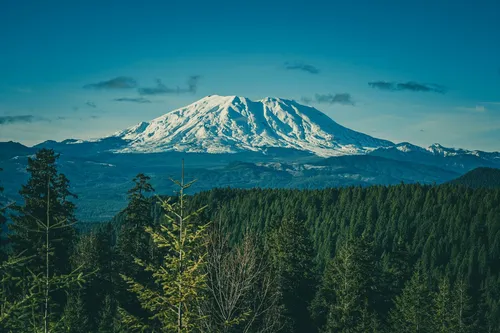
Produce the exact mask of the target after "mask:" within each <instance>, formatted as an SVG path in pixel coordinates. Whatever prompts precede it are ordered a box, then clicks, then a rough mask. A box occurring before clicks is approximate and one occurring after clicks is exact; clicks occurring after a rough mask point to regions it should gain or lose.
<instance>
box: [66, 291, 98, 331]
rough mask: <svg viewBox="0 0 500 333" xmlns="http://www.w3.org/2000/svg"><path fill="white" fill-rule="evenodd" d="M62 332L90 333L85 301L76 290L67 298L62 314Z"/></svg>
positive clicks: (90, 327) (89, 320)
mask: <svg viewBox="0 0 500 333" xmlns="http://www.w3.org/2000/svg"><path fill="white" fill-rule="evenodd" d="M63 321H64V331H65V332H68V333H89V332H92V331H93V330H92V324H91V319H90V316H89V313H88V309H87V307H86V304H85V299H84V298H83V295H82V294H81V291H80V290H78V291H76V292H73V293H71V294H70V296H69V297H68V302H67V304H66V307H65V309H64V314H63Z"/></svg>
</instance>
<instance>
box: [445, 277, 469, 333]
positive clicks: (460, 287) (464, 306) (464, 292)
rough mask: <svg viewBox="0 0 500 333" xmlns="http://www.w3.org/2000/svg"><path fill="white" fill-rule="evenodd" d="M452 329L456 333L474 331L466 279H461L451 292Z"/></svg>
mask: <svg viewBox="0 0 500 333" xmlns="http://www.w3.org/2000/svg"><path fill="white" fill-rule="evenodd" d="M450 297H451V311H452V313H451V318H450V322H451V327H452V329H453V332H456V333H470V332H473V330H472V323H473V320H472V319H473V318H472V311H471V310H472V304H471V301H472V299H471V297H470V296H469V292H468V287H467V284H466V282H465V280H464V279H462V278H459V279H457V281H455V284H454V285H453V290H452V292H451V295H450Z"/></svg>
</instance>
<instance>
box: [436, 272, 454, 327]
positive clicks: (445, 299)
mask: <svg viewBox="0 0 500 333" xmlns="http://www.w3.org/2000/svg"><path fill="white" fill-rule="evenodd" d="M433 310H434V311H433V327H434V329H433V332H436V333H453V332H457V331H456V328H455V327H454V325H453V323H452V315H453V309H452V296H451V290H450V285H449V282H448V279H447V278H442V279H441V281H440V283H439V287H438V292H437V293H435V295H434V308H433Z"/></svg>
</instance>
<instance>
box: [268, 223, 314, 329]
mask: <svg viewBox="0 0 500 333" xmlns="http://www.w3.org/2000/svg"><path fill="white" fill-rule="evenodd" d="M270 248H271V256H272V260H273V265H274V267H275V268H274V269H275V271H276V273H277V283H278V288H279V289H280V292H281V295H282V300H281V301H282V304H283V305H284V313H283V316H285V317H286V318H288V321H289V322H288V323H286V324H285V325H286V326H285V327H284V328H283V331H286V332H311V331H312V330H313V325H312V323H311V319H310V316H309V311H308V308H309V306H310V303H311V301H312V297H313V296H314V287H315V275H314V261H315V258H314V257H315V256H314V250H313V243H312V241H311V239H310V236H309V232H308V230H307V228H306V226H305V225H304V223H303V222H301V221H299V220H297V219H296V218H287V219H285V220H283V222H282V223H281V225H280V226H279V227H278V229H277V230H276V231H275V232H274V233H273V235H272V236H271V241H270Z"/></svg>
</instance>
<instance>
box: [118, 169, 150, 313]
mask: <svg viewBox="0 0 500 333" xmlns="http://www.w3.org/2000/svg"><path fill="white" fill-rule="evenodd" d="M149 180H150V178H149V177H148V176H146V175H144V174H142V173H140V174H138V175H137V176H135V177H134V179H133V182H134V186H133V187H132V188H131V189H130V190H129V191H128V200H129V202H128V205H127V207H126V208H125V211H124V214H125V219H124V221H123V222H122V224H121V225H120V227H119V231H118V236H117V238H118V239H117V265H118V270H119V271H120V273H121V274H125V275H126V276H129V277H131V278H133V279H134V280H135V281H138V282H139V283H143V284H147V283H148V280H150V279H149V275H148V274H147V273H146V272H145V271H144V269H143V268H142V267H140V266H139V265H136V264H135V263H134V258H138V259H140V260H142V261H145V262H151V260H152V251H154V246H153V243H152V239H151V236H150V235H149V234H148V233H146V232H144V229H145V228H146V227H152V226H153V221H154V219H153V216H152V213H151V212H152V200H151V197H150V194H151V193H152V192H154V189H153V187H152V186H151V184H150V183H149ZM117 283H118V298H119V302H120V304H121V305H122V307H123V308H124V309H126V310H127V311H128V312H130V313H131V314H133V315H135V316H138V317H145V316H147V314H146V313H145V311H144V310H143V309H142V307H141V306H140V304H139V302H138V300H137V297H136V295H134V294H133V293H131V292H130V291H128V290H127V289H128V287H127V285H126V284H125V282H124V281H123V280H122V279H118V280H117Z"/></svg>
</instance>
